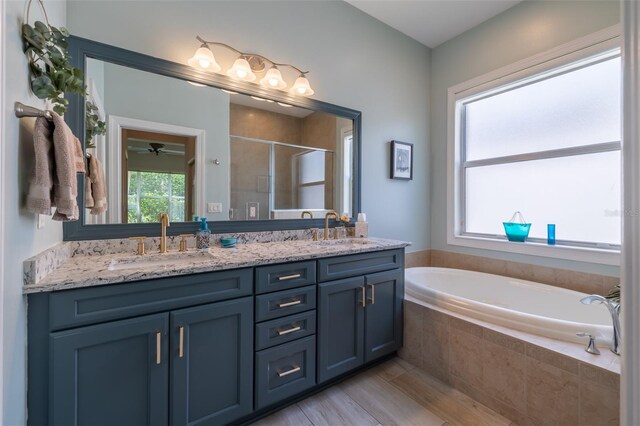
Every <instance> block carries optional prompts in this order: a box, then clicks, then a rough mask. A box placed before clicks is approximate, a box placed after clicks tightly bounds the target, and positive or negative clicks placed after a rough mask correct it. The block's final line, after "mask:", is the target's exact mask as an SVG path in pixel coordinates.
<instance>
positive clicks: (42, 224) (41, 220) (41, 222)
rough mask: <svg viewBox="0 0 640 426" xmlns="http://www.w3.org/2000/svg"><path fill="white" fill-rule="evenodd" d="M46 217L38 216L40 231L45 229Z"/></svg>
mask: <svg viewBox="0 0 640 426" xmlns="http://www.w3.org/2000/svg"><path fill="white" fill-rule="evenodd" d="M45 218H46V216H45V215H43V214H39V215H38V229H42V228H44V225H45V223H46V222H45Z"/></svg>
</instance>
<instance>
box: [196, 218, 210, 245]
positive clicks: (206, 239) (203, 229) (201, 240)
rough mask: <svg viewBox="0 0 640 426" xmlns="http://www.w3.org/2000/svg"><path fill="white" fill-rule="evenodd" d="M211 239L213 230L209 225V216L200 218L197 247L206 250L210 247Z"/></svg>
mask: <svg viewBox="0 0 640 426" xmlns="http://www.w3.org/2000/svg"><path fill="white" fill-rule="evenodd" d="M210 239H211V231H210V230H209V226H208V225H207V218H206V217H203V218H202V219H200V229H199V230H198V232H196V248H197V249H198V250H206V249H208V248H209V243H210Z"/></svg>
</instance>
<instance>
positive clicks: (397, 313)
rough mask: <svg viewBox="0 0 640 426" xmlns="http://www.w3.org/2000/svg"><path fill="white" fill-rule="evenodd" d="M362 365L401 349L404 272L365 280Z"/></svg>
mask: <svg viewBox="0 0 640 426" xmlns="http://www.w3.org/2000/svg"><path fill="white" fill-rule="evenodd" d="M365 284H366V290H367V301H366V302H367V304H366V309H365V326H364V329H365V336H364V361H365V362H369V361H373V360H374V359H377V358H380V357H383V356H385V355H389V354H391V353H393V352H395V351H397V350H398V349H400V347H401V346H402V301H403V299H404V270H402V269H396V270H393V271H387V272H379V273H377V274H371V275H367V276H365Z"/></svg>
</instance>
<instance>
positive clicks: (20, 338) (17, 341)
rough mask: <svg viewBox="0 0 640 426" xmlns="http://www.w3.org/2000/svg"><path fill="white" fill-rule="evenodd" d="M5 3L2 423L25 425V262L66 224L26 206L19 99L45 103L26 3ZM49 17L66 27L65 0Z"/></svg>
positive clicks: (27, 146) (51, 6)
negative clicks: (28, 36)
mask: <svg viewBox="0 0 640 426" xmlns="http://www.w3.org/2000/svg"><path fill="white" fill-rule="evenodd" d="M3 3H4V12H5V14H4V15H3V16H2V18H0V19H3V29H2V37H1V43H2V48H3V50H4V58H3V60H4V62H3V76H2V78H3V80H4V81H3V82H2V85H3V87H4V90H5V92H4V93H3V94H2V114H3V117H2V118H3V126H2V129H0V131H2V140H1V141H0V143H1V144H2V146H1V148H0V149H2V150H3V153H2V156H3V158H2V161H3V164H2V177H1V179H0V180H1V181H3V185H2V187H0V199H1V200H2V202H1V204H2V206H1V208H2V212H1V213H0V216H1V218H2V227H3V233H4V234H3V235H2V241H0V243H1V244H2V245H3V247H2V248H3V250H2V253H3V259H2V261H3V263H2V264H1V265H0V274H2V281H3V282H2V283H0V301H1V302H2V305H1V306H0V311H1V315H2V325H1V326H2V341H1V344H2V351H1V352H2V353H1V355H0V356H1V358H2V368H1V370H2V372H1V373H2V416H1V417H0V423H2V425H7V426H13V425H23V424H25V422H26V420H25V419H26V416H25V415H26V404H25V397H26V384H27V380H26V350H25V349H26V334H27V332H26V303H25V298H24V296H23V295H22V261H23V260H25V259H27V258H29V257H31V256H33V255H34V254H36V253H38V252H41V251H43V250H45V249H47V248H49V247H51V246H52V245H54V244H55V243H57V242H59V241H61V240H62V225H61V224H60V222H52V221H51V220H50V219H48V218H47V219H46V221H45V227H44V228H43V229H36V224H37V218H36V216H35V215H32V214H29V213H26V212H24V211H23V210H22V208H21V206H23V205H24V203H23V200H24V197H25V196H26V191H27V178H28V175H29V171H30V168H31V165H32V164H33V162H32V157H33V136H32V129H33V121H34V120H33V119H22V120H18V119H17V118H16V117H15V116H14V108H13V103H14V102H15V101H20V102H23V103H25V104H27V105H33V106H37V107H41V108H42V107H44V102H42V101H40V100H38V99H36V98H35V97H34V96H32V95H31V94H30V92H29V83H28V77H27V60H26V58H25V56H24V54H23V53H22V41H21V38H20V25H21V22H22V17H23V13H24V7H25V2H24V1H22V0H20V1H13V0H9V1H6V2H3ZM46 4H47V13H48V15H49V20H50V21H51V23H52V24H53V25H56V26H61V25H62V26H63V25H64V23H65V19H66V12H65V2H64V1H54V2H46ZM31 19H32V20H36V19H38V20H41V19H43V18H42V16H41V15H40V12H39V9H38V7H37V5H35V4H34V6H33V8H32V11H31Z"/></svg>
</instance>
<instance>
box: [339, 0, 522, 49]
mask: <svg viewBox="0 0 640 426" xmlns="http://www.w3.org/2000/svg"><path fill="white" fill-rule="evenodd" d="M346 1H347V3H350V4H351V5H353V6H355V7H357V8H358V9H360V10H362V11H363V12H365V13H367V14H368V15H371V16H373V17H374V18H376V19H378V20H380V21H382V22H384V23H385V24H387V25H389V26H390V27H393V28H395V29H396V30H398V31H400V32H402V33H404V34H406V35H408V36H409V37H411V38H413V39H414V40H417V41H419V42H420V43H422V44H424V45H425V46H428V47H436V46H438V45H439V44H441V43H444V42H445V41H447V40H450V39H452V38H454V37H456V36H458V35H460V34H462V33H463V32H465V31H467V30H470V29H471V28H473V27H475V26H476V25H478V24H481V23H482V22H484V21H486V20H488V19H490V18H492V17H494V16H496V15H498V14H500V13H501V12H504V11H505V10H507V9H509V8H510V7H511V6H514V5H515V4H517V3H520V1H521V0H409V1H407V0H346Z"/></svg>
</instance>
